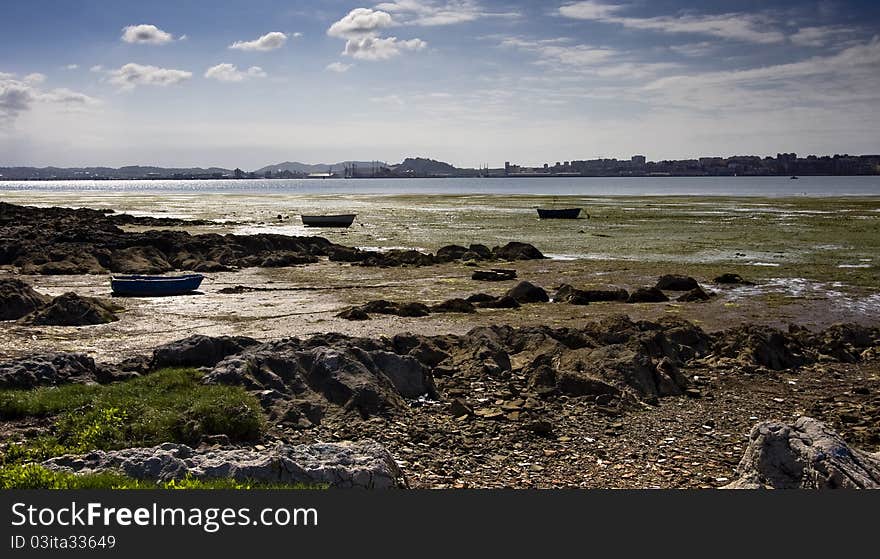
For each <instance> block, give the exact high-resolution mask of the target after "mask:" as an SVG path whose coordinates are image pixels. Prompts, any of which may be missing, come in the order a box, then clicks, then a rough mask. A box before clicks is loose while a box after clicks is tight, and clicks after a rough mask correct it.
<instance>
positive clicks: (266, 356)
mask: <svg viewBox="0 0 880 559" xmlns="http://www.w3.org/2000/svg"><path fill="white" fill-rule="evenodd" d="M388 349H391V348H388ZM204 381H205V382H206V383H209V384H233V385H240V386H243V387H244V388H246V389H247V390H250V391H265V390H274V391H276V392H278V393H279V394H280V395H282V396H283V397H284V398H285V399H293V400H294V401H300V400H303V399H308V400H310V401H323V402H325V403H326V404H329V405H332V406H334V409H339V410H341V411H356V412H358V413H359V414H360V415H361V416H363V417H368V416H370V415H374V414H377V413H385V412H392V411H394V410H397V409H405V408H406V407H407V406H406V403H405V399H407V398H418V397H420V396H423V395H426V394H427V395H428V396H429V397H432V398H436V397H437V391H436V388H435V387H434V381H433V377H432V375H431V371H430V369H429V368H428V367H426V366H425V365H423V364H422V363H420V362H419V361H418V360H416V359H415V358H413V357H410V356H407V355H398V354H396V353H393V352H391V351H388V350H387V349H383V348H382V344H377V343H376V342H372V341H371V340H359V339H350V338H345V337H337V336H336V335H330V337H323V338H322V337H320V336H319V337H315V338H312V339H311V340H309V341H308V342H301V341H299V340H296V339H290V340H282V341H280V342H269V343H266V344H261V345H258V346H255V347H251V348H248V349H246V350H245V351H242V352H241V353H239V354H237V355H233V356H230V357H228V358H226V359H225V360H223V361H221V362H220V363H218V364H217V365H216V366H215V367H214V369H213V370H212V371H211V372H210V373H208V374H207V375H206V376H205V379H204Z"/></svg>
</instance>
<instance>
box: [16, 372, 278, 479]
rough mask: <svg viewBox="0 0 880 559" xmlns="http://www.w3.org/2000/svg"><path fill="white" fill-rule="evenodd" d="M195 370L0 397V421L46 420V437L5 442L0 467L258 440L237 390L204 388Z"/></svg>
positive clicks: (250, 404)
mask: <svg viewBox="0 0 880 559" xmlns="http://www.w3.org/2000/svg"><path fill="white" fill-rule="evenodd" d="M199 380H200V373H199V372H198V371H196V370H194V369H166V370H162V371H158V372H156V373H153V374H151V375H147V376H144V377H138V378H135V379H132V380H129V381H125V382H120V383H115V384H109V385H103V386H83V385H65V386H59V387H52V388H38V389H35V390H7V391H2V392H0V419H5V420H14V419H22V418H25V417H46V416H52V420H53V421H52V428H51V429H50V431H49V434H46V435H41V436H38V437H34V438H31V439H30V440H28V441H27V442H26V443H25V444H7V445H6V450H5V451H4V452H3V455H2V456H0V464H16V463H22V462H32V461H39V460H44V459H46V458H50V457H52V456H58V455H61V454H68V453H77V454H78V453H83V452H88V451H90V450H96V449H101V450H110V449H117V448H128V447H139V446H153V445H157V444H160V443H163V442H169V441H171V442H179V443H185V444H189V445H195V444H198V442H199V441H200V439H201V438H202V437H204V436H208V435H221V434H222V435H227V436H228V437H229V439H230V440H232V441H240V442H244V441H253V440H258V439H259V438H261V437H262V435H263V434H264V433H265V431H266V422H265V419H264V417H263V414H262V412H261V410H260V405H259V403H258V402H257V400H256V399H255V398H254V397H253V396H251V395H250V394H248V393H247V392H245V391H244V390H243V389H242V388H240V387H232V386H214V385H203V384H201V383H200V382H199Z"/></svg>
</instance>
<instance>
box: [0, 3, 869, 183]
mask: <svg viewBox="0 0 880 559" xmlns="http://www.w3.org/2000/svg"><path fill="white" fill-rule="evenodd" d="M877 107H880V2H876V1H873V0H872V1H862V2H856V1H849V2H847V1H824V0H823V1H818V2H790V1H776V2H773V1H769V2H756V1H755V2H752V1H738V2H729V1H715V2H699V3H695V2H682V1H664V0H660V1H657V0H653V1H647V0H633V1H630V2H612V1H604V0H603V1H580V2H565V1H557V2H517V1H513V0H511V1H497V0H451V1H446V0H397V1H392V2H377V3H358V2H354V3H353V2H341V1H322V2H307V1H291V0H285V1H281V0H251V1H248V2H244V1H242V2H223V1H213V2H210V3H208V2H202V1H195V0H189V1H187V0H175V1H162V0H153V1H151V2H127V1H115V2H106V1H103V0H101V1H99V0H81V1H61V0H53V1H49V0H28V1H10V2H4V4H3V6H2V7H0V165H40V166H42V165H60V166H74V165H112V166H119V165H126V164H159V165H165V166H196V165H199V166H209V165H219V166H225V167H235V166H239V167H242V168H245V169H253V168H257V167H260V166H263V165H266V164H269V163H275V162H279V161H284V160H299V161H305V162H313V163H317V162H333V161H338V160H344V159H379V160H387V161H390V162H396V161H399V160H401V159H402V158H403V157H406V156H425V157H433V158H437V159H442V160H446V161H449V162H452V163H454V164H456V165H460V166H476V165H481V164H490V165H493V166H500V165H501V164H503V162H504V161H506V160H509V161H513V162H519V163H522V164H538V163H542V162H545V161H551V162H553V161H559V160H570V159H590V158H594V157H619V158H623V157H629V156H630V155H632V154H634V153H644V154H645V155H647V156H648V158H649V159H662V158H683V157H690V156H697V155H734V154H761V155H764V154H775V153H777V152H779V151H796V152H798V153H800V154H807V153H844V152H846V153H877V152H880V132H878V130H880V114H878V110H877Z"/></svg>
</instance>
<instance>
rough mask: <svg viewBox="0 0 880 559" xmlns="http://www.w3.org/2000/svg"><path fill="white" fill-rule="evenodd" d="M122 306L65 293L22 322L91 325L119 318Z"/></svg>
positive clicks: (21, 320)
mask: <svg viewBox="0 0 880 559" xmlns="http://www.w3.org/2000/svg"><path fill="white" fill-rule="evenodd" d="M119 310H120V307H119V306H117V305H114V304H113V303H111V302H110V301H107V300H104V299H97V298H94V297H82V296H80V295H77V294H76V293H65V294H64V295H60V296H58V297H55V298H54V299H52V300H51V301H49V302H48V303H47V304H46V305H45V306H43V307H42V308H39V309H37V310H35V311H34V312H32V313H30V314H29V315H27V316H25V317H23V318H21V319H20V320H19V322H20V323H21V324H28V325H34V326H91V325H95V324H107V323H108V322H115V321H117V320H119V317H118V316H116V312H117V311H119Z"/></svg>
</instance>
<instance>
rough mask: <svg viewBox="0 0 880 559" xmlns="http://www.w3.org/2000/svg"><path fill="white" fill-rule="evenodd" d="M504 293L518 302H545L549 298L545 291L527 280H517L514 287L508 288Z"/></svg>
mask: <svg viewBox="0 0 880 559" xmlns="http://www.w3.org/2000/svg"><path fill="white" fill-rule="evenodd" d="M505 295H506V296H507V297H510V298H511V299H514V300H515V301H516V302H517V303H520V304H527V303H546V302H548V301H549V300H550V296H549V295H547V292H546V291H544V290H543V289H542V288H540V287H538V286H537V285H534V284H532V283H529V282H527V281H521V282H519V283H518V284H516V286H515V287H512V288H510V289H509V290H508V291H507V293H505Z"/></svg>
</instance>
